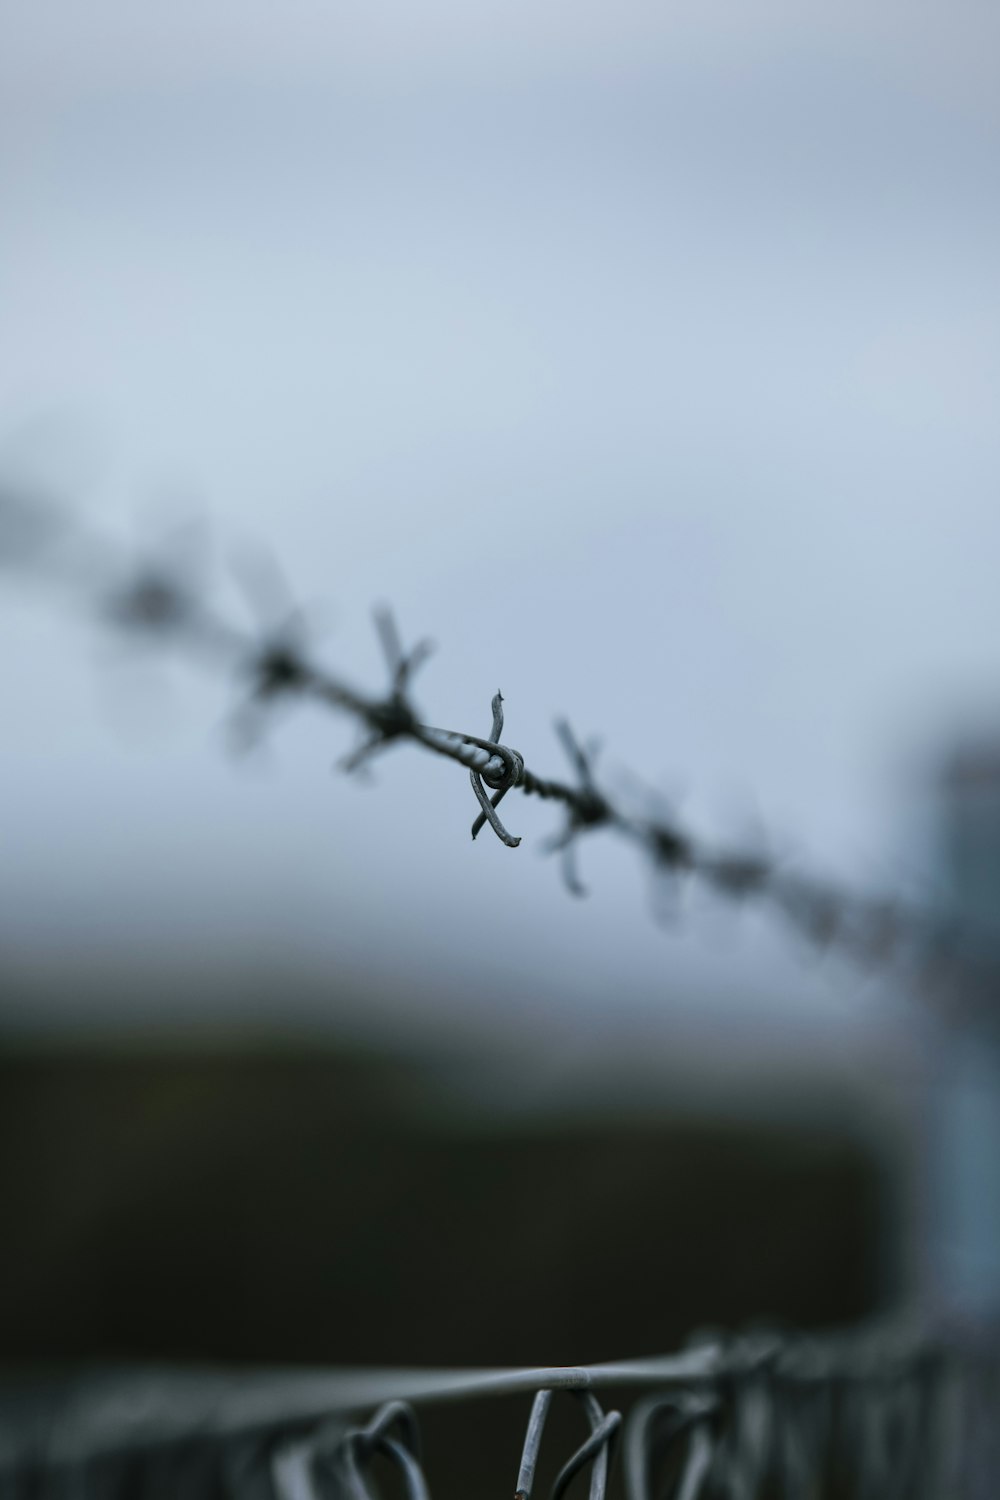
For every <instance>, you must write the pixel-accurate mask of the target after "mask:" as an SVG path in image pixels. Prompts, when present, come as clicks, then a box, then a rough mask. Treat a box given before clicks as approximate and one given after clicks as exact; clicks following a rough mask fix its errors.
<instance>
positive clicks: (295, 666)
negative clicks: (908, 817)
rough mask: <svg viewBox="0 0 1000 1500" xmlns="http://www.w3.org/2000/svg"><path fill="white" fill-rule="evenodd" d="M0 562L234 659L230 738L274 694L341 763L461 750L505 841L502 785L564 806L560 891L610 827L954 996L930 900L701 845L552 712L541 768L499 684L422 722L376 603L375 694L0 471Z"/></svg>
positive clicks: (161, 634) (957, 948)
mask: <svg viewBox="0 0 1000 1500" xmlns="http://www.w3.org/2000/svg"><path fill="white" fill-rule="evenodd" d="M5 564H6V566H7V567H8V568H11V569H14V570H16V571H18V572H20V573H30V574H31V575H33V576H34V577H35V578H37V579H44V580H46V581H47V582H50V583H55V584H57V585H58V586H59V587H61V588H62V589H63V590H68V591H69V592H71V593H72V594H73V595H74V597H76V598H77V600H78V601H79V602H80V603H81V604H82V605H83V606H84V607H86V608H87V609H88V610H89V611H90V612H91V613H92V614H96V615H97V616H99V617H100V618H101V619H102V620H103V621H104V623H105V624H107V625H110V626H111V627H112V628H114V629H116V630H119V631H123V632H126V633H128V634H130V635H132V636H142V637H143V638H145V639H147V640H149V641H154V642H160V643H162V644H167V643H172V644H176V645H178V646H180V647H183V648H184V649H186V650H188V651H191V652H194V653H196V654H197V655H199V656H201V657H203V658H206V659H208V660H210V661H211V662H212V663H217V664H220V665H223V666H225V667H226V668H227V669H228V670H230V671H232V672H235V674H236V675H237V677H238V678H239V679H241V680H242V681H243V683H244V684H246V689H245V693H244V697H243V701H242V703H241V705H240V708H239V709H238V710H237V712H236V714H235V715H234V721H233V727H234V733H235V734H236V735H237V738H238V739H239V740H240V741H242V742H246V741H248V740H253V739H255V738H257V737H258V736H259V735H260V734H261V733H262V732H263V730H264V728H265V727H266V718H267V716H268V714H269V712H270V711H271V710H273V709H274V708H276V707H278V706H279V705H281V704H286V703H289V702H293V701H295V700H311V701H313V702H316V703H320V704H323V705H325V706H326V707H329V708H332V709H335V710H337V711H338V712H341V713H344V714H347V715H349V716H351V717H353V718H354V719H355V720H356V721H357V722H358V724H359V726H360V728H361V730H362V738H361V741H360V743H359V745H358V747H357V749H356V750H354V751H353V752H352V753H351V754H350V755H348V756H347V757H346V758H345V759H344V761H342V763H341V764H342V767H343V768H344V769H345V770H348V771H357V770H359V769H361V768H362V767H364V766H366V765H367V764H368V763H369V762H370V761H371V760H372V758H373V757H375V756H376V755H379V754H381V753H382V752H383V751H385V750H386V749H387V748H389V747H390V746H392V745H394V744H398V743H401V742H404V741H405V742H407V743H410V744H415V745H418V746H420V747H421V748H422V749H424V750H427V751H430V752H431V753H433V754H435V755H439V756H442V757H446V758H447V759H449V760H452V761H454V762H455V763H456V764H458V765H460V766H462V767H463V768H464V769H465V770H466V771H467V772H468V773H469V779H470V782H471V786H472V790H473V792H474V793H475V796H476V800H477V802H478V803H479V812H478V815H477V816H476V818H475V820H474V822H473V823H472V837H473V838H475V837H476V836H477V835H478V833H479V832H480V831H481V829H482V828H483V827H485V826H486V824H487V823H488V824H489V826H490V827H491V828H492V830H493V832H494V833H495V835H496V836H497V838H498V839H500V841H501V842H502V843H503V844H505V845H506V846H507V847H508V848H512V849H513V848H517V847H518V845H519V844H520V842H521V840H520V838H519V837H518V836H516V835H514V834H511V833H510V832H509V831H508V829H507V828H506V826H505V825H504V823H503V822H502V821H501V819H500V816H499V814H498V812H497V809H498V807H499V805H500V803H501V802H502V800H503V799H504V798H505V797H506V796H507V795H508V793H509V792H512V791H519V792H522V793H524V794H525V795H526V796H534V797H539V798H541V799H543V800H545V801H552V802H556V803H558V804H560V806H561V807H562V808H563V809H564V811H565V821H564V823H563V827H562V829H561V830H560V831H559V832H558V833H557V834H555V835H554V836H553V837H552V838H551V839H550V840H549V841H548V844H547V848H548V849H549V850H550V851H552V852H556V853H558V854H559V855H560V859H561V866H562V874H563V879H564V882H565V885H566V887H567V889H568V890H569V891H570V892H571V893H572V894H573V895H575V896H580V895H583V894H584V893H585V888H584V885H583V882H582V880H581V878H580V875H579V871H578V867H577V850H578V845H579V842H580V840H581V839H582V838H583V837H584V836H585V835H588V834H590V833H594V832H597V831H600V830H602V829H606V830H610V831H612V832H613V833H615V834H617V835H618V836H619V837H622V838H625V839H626V840H628V841H629V842H630V843H631V844H632V845H633V847H635V848H636V849H637V850H638V851H639V852H640V853H641V854H642V855H643V856H644V857H645V859H646V860H647V862H648V864H649V866H650V867H651V871H652V874H653V877H654V889H655V890H659V891H662V890H663V888H664V883H667V884H668V885H669V886H670V887H671V888H672V887H673V886H674V885H676V883H677V882H678V881H681V880H699V881H701V882H702V883H703V884H704V885H705V886H707V887H708V888H709V889H711V890H712V891H714V892H716V893H717V894H718V895H720V896H722V897H726V898H728V899H730V900H733V901H741V902H742V901H748V900H755V901H758V902H764V903H767V904H769V905H770V906H771V907H772V908H774V909H775V910H776V911H778V912H779V913H780V914H781V915H782V917H783V918H784V919H785V920H786V921H787V922H788V923H789V924H790V925H791V926H792V927H793V928H794V929H795V930H796V931H797V932H799V933H800V934H801V935H803V936H804V937H806V938H807V939H808V940H809V941H810V942H811V943H813V944H816V945H819V946H822V947H827V946H832V945H836V946H837V947H838V948H840V949H842V950H844V951H845V952H846V953H848V954H850V955H851V956H852V957H853V958H854V959H856V960H857V961H858V962H860V963H862V964H864V965H866V966H870V965H872V964H886V963H889V962H893V961H906V962H908V963H909V964H910V965H911V966H912V967H913V968H914V970H915V971H916V973H917V975H918V977H920V976H921V975H923V976H932V977H933V980H934V985H935V994H936V998H938V999H941V998H945V999H947V1000H948V1001H951V1000H953V999H954V995H953V994H952V993H950V990H949V986H948V984H947V982H946V981H947V980H948V978H950V977H951V976H952V975H953V974H954V973H956V972H957V970H956V967H955V966H956V964H957V963H958V961H959V958H960V956H961V951H962V934H961V932H960V931H959V930H958V929H957V928H956V926H955V924H954V922H946V921H945V920H944V918H943V917H942V915H941V913H940V912H938V911H936V910H934V909H933V908H932V907H930V906H923V907H920V906H917V905H916V904H914V903H912V902H905V901H902V900H899V899H895V898H893V897H888V896H884V895H874V896H873V895H864V894H858V893H853V892H851V891H849V890H847V889H845V888H843V887H840V886H838V885H836V884H834V883H832V882H830V881H826V880H822V879H818V878H815V877H813V876H810V875H809V874H807V873H805V872H802V871H794V870H791V869H789V868H788V867H787V866H786V865H783V864H779V862H778V861H776V860H775V859H773V858H770V857H769V856H768V855H766V854H764V853H761V852H759V851H755V850H752V849H747V848H728V849H727V848H715V847H712V846H710V845H709V844H707V843H705V842H703V841H702V840H700V839H698V838H697V837H695V835H694V834H693V833H691V832H690V831H689V830H687V829H685V828H683V827H682V826H681V824H680V823H679V821H678V820H677V819H676V818H674V817H672V816H669V815H667V814H666V813H664V812H663V811H662V809H653V808H652V807H651V808H650V809H649V810H648V811H646V810H641V811H640V812H639V813H635V812H633V811H630V810H629V809H628V808H627V807H626V806H625V805H624V803H623V802H622V801H621V800H620V799H616V798H615V797H614V796H613V795H612V794H611V792H610V791H609V790H608V789H607V788H605V787H602V786H600V785H599V784H598V781H597V777H596V771H595V765H594V751H593V748H584V747H583V746H582V745H581V743H580V742H579V741H578V740H577V738H576V736H575V734H574V732H573V731H572V729H571V728H570V726H569V724H568V723H566V722H565V721H564V720H561V721H559V722H558V723H557V725H556V733H557V736H558V739H559V741H560V743H561V745H562V748H563V751H564V753H565V755H566V758H567V760H568V761H569V764H570V767H571V769H572V773H573V779H572V780H571V781H570V780H560V779H556V778H552V777H546V776H541V775H539V774H538V773H537V772H536V771H534V770H533V769H532V768H530V767H529V766H528V765H527V764H526V763H525V758H524V756H523V755H522V753H521V752H520V751H519V750H516V749H514V748H513V747H511V746H510V745H509V744H506V743H504V741H503V740H502V739H501V736H502V734H503V729H504V713H503V702H504V700H503V697H502V695H501V694H500V693H499V692H497V693H496V694H494V696H493V699H492V702H491V710H492V724H491V729H490V734H489V736H488V737H480V736H478V735H475V734H471V733H466V732H463V731H459V730H451V729H442V728H437V727H434V726H432V725H429V724H426V723H424V722H423V720H422V718H421V716H420V715H419V714H418V713H417V711H416V709H415V707H414V704H413V701H412V696H411V694H412V685H413V679H414V677H415V676H416V674H417V672H418V671H419V669H420V668H421V667H422V666H423V665H424V663H425V662H426V660H427V658H428V656H429V655H430V654H431V647H430V645H429V643H428V642H426V641H421V642H418V643H417V645H416V646H414V647H413V648H412V649H411V650H410V651H408V652H407V651H406V650H404V648H403V645H402V642H401V639H400V636H399V633H398V630H397V627H396V625H395V622H394V620H393V618H392V616H391V614H390V613H389V612H388V611H387V610H385V609H382V610H379V611H377V612H376V616H375V624H376V630H377V632H378V636H379V639H380V642H381V645H382V650H383V653H384V655H385V658H386V664H387V668H388V677H389V682H388V687H387V689H386V691H385V692H384V693H382V694H381V695H380V694H369V693H365V692H362V691H360V690H359V689H357V688H355V687H353V686H351V685H350V684H349V683H347V682H346V681H345V680H343V679H342V678H340V677H339V676H338V675H336V674H334V673H332V672H330V671H329V670H327V669H325V668H321V667H320V666H318V665H317V664H316V663H315V661H314V660H313V658H312V655H311V652H310V649H309V642H308V639H307V636H306V632H305V631H304V628H303V626H302V617H301V611H299V610H297V609H296V608H295V607H294V606H293V607H291V608H289V609H287V610H286V612H285V613H286V617H285V618H284V619H283V620H282V621H281V622H279V624H278V625H274V624H273V623H269V624H267V625H266V626H265V628H263V629H262V630H260V631H257V632H254V631H252V630H247V629H245V628H241V627H240V626H239V625H237V624H234V623H233V622H232V621H230V620H227V619H224V618H223V617H222V616H221V615H220V614H219V613H218V612H217V610H216V609H215V608H213V607H212V606H210V605H209V603H208V602H207V601H206V600H205V599H204V598H202V597H201V594H200V591H199V589H198V588H197V587H196V585H195V582H194V580H193V579H192V578H191V577H190V576H189V572H185V570H184V569H183V568H182V567H178V565H177V564H176V562H172V561H171V559H170V558H169V557H161V558H159V559H157V558H156V557H153V558H147V559H145V560H144V561H142V562H140V563H138V564H136V563H134V562H133V561H132V560H131V559H129V558H126V557H123V555H122V549H120V548H116V547H114V546H113V545H112V544H111V543H110V542H109V541H108V540H107V539H104V538H99V537H98V536H97V535H96V534H95V533H94V532H92V531H90V530H87V529H86V528H85V527H84V526H83V525H82V523H81V521H80V520H79V518H78V517H73V516H70V515H69V514H68V513H65V512H59V511H58V510H56V509H55V508H53V507H51V506H49V507H47V508H45V507H33V506H32V505H30V504H28V503H27V502H26V501H25V500H24V498H23V497H21V496H19V495H17V494H16V493H14V492H12V491H10V490H9V489H8V490H6V491H5V490H4V489H3V487H2V485H0V567H2V566H4V565H5ZM952 988H953V987H952ZM965 988H966V990H968V985H967V984H966V986H965Z"/></svg>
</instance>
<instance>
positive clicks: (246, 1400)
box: [0, 1329, 1000, 1500]
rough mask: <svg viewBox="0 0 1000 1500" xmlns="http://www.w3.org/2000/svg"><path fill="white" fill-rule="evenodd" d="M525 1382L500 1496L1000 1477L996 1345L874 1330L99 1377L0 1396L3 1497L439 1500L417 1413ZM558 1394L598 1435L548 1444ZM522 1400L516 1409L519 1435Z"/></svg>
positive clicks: (965, 1483) (904, 1494) (920, 1484)
mask: <svg viewBox="0 0 1000 1500" xmlns="http://www.w3.org/2000/svg"><path fill="white" fill-rule="evenodd" d="M598 1393H600V1395H599V1394H598ZM529 1395H530V1396H531V1397H532V1400H531V1404H530V1408H529V1410H528V1413H527V1418H526V1422H525V1426H524V1429H523V1431H524V1435H523V1440H522V1441H521V1445H520V1457H519V1459H518V1452H517V1448H516V1446H512V1451H511V1452H509V1453H507V1454H506V1455H504V1454H502V1453H496V1454H490V1455H489V1456H488V1459H487V1457H486V1455H482V1463H483V1469H484V1472H483V1474H482V1483H481V1486H480V1488H481V1492H482V1493H484V1494H489V1493H491V1492H492V1493H496V1494H498V1495H504V1494H507V1495H509V1494H510V1493H511V1490H510V1488H509V1487H508V1486H509V1485H513V1493H514V1497H515V1500H531V1497H532V1496H533V1495H538V1494H539V1493H540V1492H541V1489H540V1486H541V1480H540V1477H539V1476H540V1475H541V1474H542V1473H543V1471H544V1472H546V1473H549V1472H551V1473H552V1474H553V1476H554V1477H552V1478H551V1479H549V1480H547V1481H546V1483H545V1485H544V1488H545V1489H547V1491H548V1494H549V1496H550V1497H551V1500H561V1497H562V1496H563V1495H564V1494H566V1492H567V1491H568V1490H569V1489H570V1488H571V1486H573V1487H574V1488H575V1490H576V1491H578V1492H582V1489H583V1484H584V1482H586V1483H587V1485H588V1494H589V1500H605V1496H606V1495H608V1494H609V1490H611V1489H612V1488H613V1489H614V1490H615V1491H616V1492H617V1491H618V1490H621V1491H622V1492H623V1493H624V1496H625V1500H670V1497H676V1500H699V1497H700V1500H766V1497H775V1500H822V1497H826V1496H830V1497H834V1496H841V1495H842V1496H852V1497H857V1500H876V1497H878V1500H887V1497H892V1500H911V1497H912V1500H945V1497H948V1500H964V1497H975V1500H979V1497H985V1496H987V1495H990V1496H992V1495H995V1494H996V1492H997V1490H996V1486H997V1480H998V1476H1000V1467H998V1460H1000V1444H998V1435H997V1431H996V1422H995V1413H996V1410H997V1399H998V1397H1000V1378H998V1369H997V1365H996V1362H995V1360H993V1359H988V1358H986V1357H985V1356H976V1355H973V1354H971V1353H970V1352H969V1351H968V1350H965V1351H964V1352H962V1353H961V1354H959V1352H958V1351H957V1350H955V1349H951V1350H949V1349H948V1348H947V1347H945V1346H944V1345H935V1344H932V1343H930V1342H929V1341H928V1340H927V1339H926V1338H919V1337H915V1336H914V1335H913V1334H910V1333H906V1332H904V1331H900V1330H891V1329H880V1330H874V1329H868V1330H866V1331H865V1332H863V1333H860V1334H859V1333H854V1334H850V1335H844V1336H841V1337H839V1338H832V1337H828V1338H826V1339H802V1338H791V1337H788V1336H777V1335H769V1334H763V1333H758V1334H755V1335H753V1336H751V1337H744V1338H740V1339H734V1340H729V1341H718V1340H715V1341H713V1342H710V1343H703V1344H701V1345H700V1346H696V1347H693V1348H691V1349H689V1350H687V1351H685V1352H683V1353H680V1354H676V1355H673V1356H669V1357H664V1358H660V1359H646V1360H632V1361H624V1362H622V1363H616V1364H607V1365H592V1366H584V1367H568V1368H561V1367H558V1368H552V1369H544V1368H542V1369H520V1370H486V1371H476V1370H471V1371H462V1370H456V1371H447V1370H446V1371H434V1370H423V1371H402V1370H398V1371H392V1370H386V1371H355V1372H350V1371H339V1372H338V1371H334V1372H329V1373H322V1372H312V1373H302V1372H298V1373H289V1372H284V1373H283V1372H257V1373H243V1374H236V1373H234V1372H219V1373H217V1374H211V1373H207V1372H198V1373H194V1372H184V1371H179V1370H172V1371H169V1370H168V1371H160V1372H156V1371H143V1370H140V1371H131V1372H126V1373H114V1372H111V1373H108V1372H105V1373H103V1374H90V1375H87V1376H84V1377H82V1378H78V1379H76V1380H74V1381H63V1382H62V1383H60V1384H53V1385H51V1386H50V1388H48V1389H46V1390H43V1391H36V1392H33V1393H32V1392H28V1393H25V1392H24V1391H21V1392H19V1393H18V1396H17V1398H16V1400H14V1399H13V1398H11V1397H6V1398H4V1397H2V1396H0V1496H2V1497H4V1500H7V1497H10V1500H13V1497H15V1496H17V1497H20V1496H28V1495H31V1496H33V1497H44V1500H50V1497H51V1500H57V1497H58V1500H62V1497H69V1496H73V1497H74V1500H77V1497H88V1500H89V1497H93V1500H117V1497H124V1496H136V1497H143V1496H147V1495H148V1496H154V1495H156V1496H161V1495H175V1494H176V1495H184V1496H187V1497H191V1500H211V1497H216V1496H218V1497H224V1496H225V1497H230V1496H231V1497H234V1500H240V1497H247V1500H272V1497H273V1500H326V1497H331V1500H332V1497H337V1500H341V1497H343V1500H376V1497H377V1496H378V1495H380V1494H382V1493H385V1491H386V1490H387V1489H388V1490H389V1491H390V1492H391V1493H395V1494H403V1495H404V1496H405V1497H406V1500H430V1496H432V1495H433V1494H434V1493H435V1488H434V1476H435V1467H436V1464H440V1463H441V1462H442V1460H444V1459H445V1458H447V1454H446V1453H444V1452H441V1451H439V1452H437V1453H434V1452H428V1453H427V1454H426V1455H425V1454H424V1452H423V1445H422V1442H421V1436H420V1424H419V1421H418V1416H417V1409H418V1408H426V1407H428V1406H430V1405H434V1404H436V1405H441V1404H449V1405H450V1406H451V1407H453V1408H454V1412H453V1420H452V1421H451V1422H450V1424H449V1426H448V1428H447V1429H446V1430H447V1431H448V1432H449V1433H451V1434H452V1441H454V1442H458V1441H460V1440H461V1437H462V1435H463V1429H464V1427H466V1426H467V1425H468V1424H469V1423H470V1422H471V1420H472V1410H473V1406H474V1404H475V1403H476V1402H478V1401H482V1400H484V1399H488V1398H500V1397H507V1398H517V1397H520V1398H524V1397H527V1396H529ZM563 1396H565V1397H566V1398H567V1399H570V1400H571V1401H572V1402H573V1403H575V1404H576V1406H577V1409H578V1411H579V1414H580V1419H581V1420H580V1422H579V1424H578V1425H579V1427H580V1429H581V1440H580V1441H579V1443H578V1445H577V1446H576V1447H574V1448H571V1449H570V1450H569V1451H568V1452H565V1453H558V1452H557V1453H544V1454H543V1449H544V1438H545V1432H546V1424H547V1419H548V1417H549V1414H550V1409H551V1408H552V1405H553V1402H554V1401H556V1400H557V1398H558V1399H562V1397H563ZM622 1397H625V1398H626V1399H625V1400H621V1398H622ZM609 1398H610V1400H609ZM611 1400H613V1401H614V1402H615V1403H618V1402H619V1401H620V1403H621V1408H622V1409H619V1407H618V1405H617V1404H616V1405H611V1404H610V1401H611ZM513 1407H516V1410H513ZM523 1410H524V1408H523V1406H522V1405H521V1403H520V1401H518V1402H514V1403H512V1416H513V1417H514V1418H515V1422H514V1423H512V1426H511V1431H512V1433H514V1434H516V1419H517V1412H521V1413H523ZM519 1420H521V1421H524V1417H523V1415H522V1416H521V1417H520V1419H519ZM515 1441H516V1437H515ZM487 1463H488V1468H487ZM504 1466H506V1467H504ZM393 1471H394V1472H393ZM578 1476H580V1478H579V1482H577V1483H576V1484H575V1485H574V1481H577V1479H578Z"/></svg>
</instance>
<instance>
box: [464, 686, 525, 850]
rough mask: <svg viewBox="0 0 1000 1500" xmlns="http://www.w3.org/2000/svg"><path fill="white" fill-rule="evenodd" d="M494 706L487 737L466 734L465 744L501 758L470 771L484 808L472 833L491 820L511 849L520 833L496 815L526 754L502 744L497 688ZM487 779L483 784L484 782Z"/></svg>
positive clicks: (500, 699) (521, 770)
mask: <svg viewBox="0 0 1000 1500" xmlns="http://www.w3.org/2000/svg"><path fill="white" fill-rule="evenodd" d="M491 707H492V709H493V727H492V730H491V732H490V738H489V739H488V740H480V739H476V738H475V736H474V735H471V734H467V735H464V736H463V738H464V739H465V742H466V744H469V745H478V746H479V748H480V749H481V750H488V751H489V753H490V755H491V756H492V757H493V759H494V760H499V761H500V765H499V766H497V767H491V768H487V769H485V770H483V771H475V770H473V771H470V772H469V780H470V782H471V783H472V790H473V791H474V792H475V794H476V797H477V798H478V801H479V805H480V807H481V808H482V812H481V813H480V814H479V816H478V818H477V819H476V821H475V822H474V823H473V825H472V837H473V838H475V837H476V835H477V834H478V833H479V832H480V831H481V829H482V828H483V826H484V824H486V823H489V825H490V827H491V828H492V829H493V832H494V833H495V834H496V836H497V838H498V839H499V840H500V842H501V843H502V844H506V845H507V848H508V849H516V848H517V846H518V844H519V843H520V842H521V840H520V837H517V836H515V835H514V834H512V833H508V832H507V830H506V828H505V827H504V826H503V824H502V823H501V821H500V819H499V817H498V816H497V811H496V809H497V807H498V806H499V804H500V803H501V802H502V801H503V799H504V797H505V796H506V795H507V793H508V792H509V791H510V789H511V787H512V786H517V784H518V782H519V781H520V780H521V777H522V776H523V774H524V756H523V755H521V754H520V753H519V751H517V750H511V748H510V747H509V746H508V745H501V744H500V735H501V733H502V731H503V694H502V693H500V692H498V693H496V694H495V695H494V698H493V702H492V704H491ZM484 782H485V783H486V785H485V786H484V785H483V783H484ZM487 786H488V787H491V788H492V790H493V796H492V797H488V796H487V795H486V787H487Z"/></svg>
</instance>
